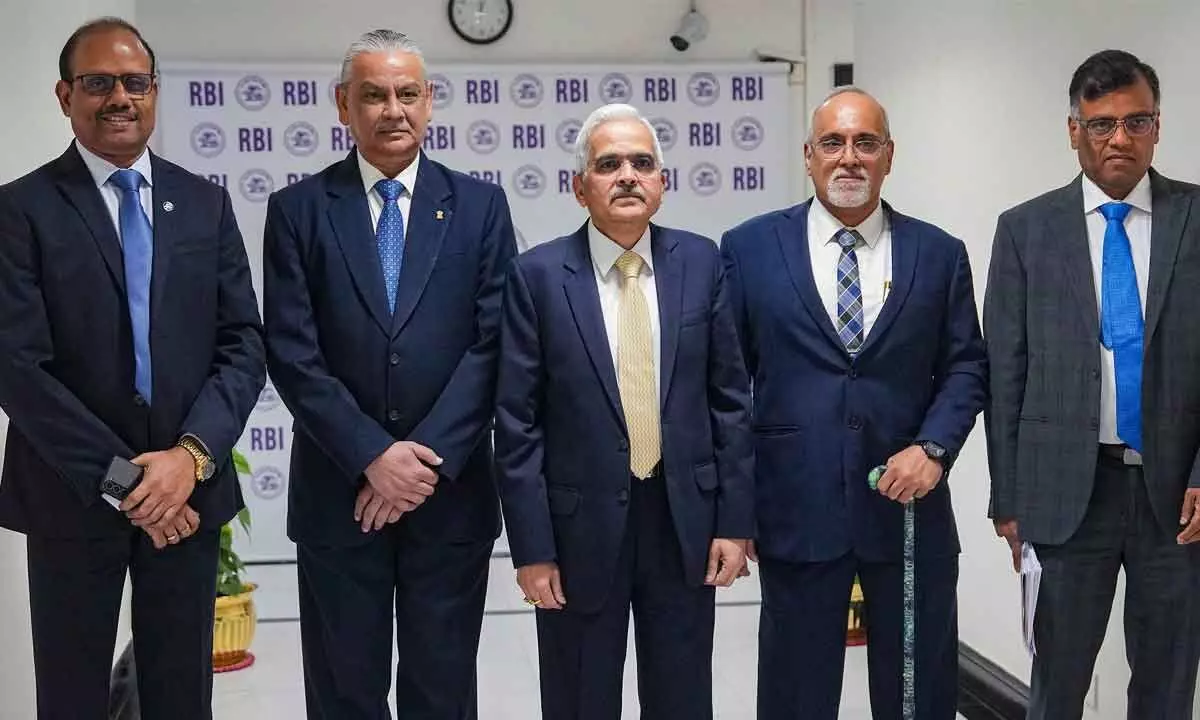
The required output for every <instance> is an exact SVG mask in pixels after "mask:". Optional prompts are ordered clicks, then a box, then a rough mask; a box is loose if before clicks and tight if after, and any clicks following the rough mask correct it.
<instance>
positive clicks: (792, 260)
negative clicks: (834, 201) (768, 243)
mask: <svg viewBox="0 0 1200 720" xmlns="http://www.w3.org/2000/svg"><path fill="white" fill-rule="evenodd" d="M812 202H813V201H812V200H809V201H808V202H806V203H804V204H803V205H800V206H798V207H797V208H794V209H793V210H792V211H791V212H790V213H789V215H788V216H787V217H788V218H789V220H790V222H780V223H779V224H777V225H776V226H775V234H776V241H777V242H778V243H779V251H780V253H782V254H783V262H784V265H786V266H787V271H788V275H790V276H791V279H792V285H794V286H795V288H796V293H797V294H799V295H800V299H801V300H802V301H803V304H804V307H805V308H806V309H807V310H808V314H809V315H810V316H812V319H813V322H814V323H816V324H817V327H819V328H821V331H822V332H824V333H825V337H826V338H827V339H828V340H829V342H830V343H832V344H833V345H834V346H835V347H836V348H838V349H839V350H840V351H841V352H842V354H845V352H846V346H845V345H844V344H843V343H842V340H841V338H839V337H838V334H837V330H835V329H834V327H833V322H832V321H830V319H829V313H827V312H826V311H825V304H824V303H822V302H821V294H820V293H818V292H817V283H816V280H814V279H813V271H812V253H810V252H809V251H808V210H809V208H810V207H811V205H812Z"/></svg>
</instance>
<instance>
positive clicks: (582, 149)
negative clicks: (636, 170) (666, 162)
mask: <svg viewBox="0 0 1200 720" xmlns="http://www.w3.org/2000/svg"><path fill="white" fill-rule="evenodd" d="M613 120H637V121H638V122H640V123H641V124H643V125H645V126H646V129H647V130H649V131H650V137H651V139H652V140H653V142H654V160H655V161H656V162H657V163H658V166H659V167H662V166H663V151H662V143H660V142H659V141H658V133H657V132H655V131H654V125H652V124H650V121H649V120H647V119H646V118H645V117H644V116H643V115H642V114H641V113H640V112H638V110H637V108H635V107H634V106H632V105H626V104H625V103H611V104H609V105H604V106H601V107H598V108H596V109H595V110H593V111H592V114H591V115H588V116H587V120H584V121H583V127H581V128H580V129H579V135H577V136H576V137H575V171H576V172H578V173H579V174H580V175H582V174H584V173H585V172H586V171H587V168H588V154H589V152H590V150H591V147H590V143H591V141H592V132H593V131H595V129H596V128H598V127H600V126H601V125H603V124H604V123H607V122H612V121H613Z"/></svg>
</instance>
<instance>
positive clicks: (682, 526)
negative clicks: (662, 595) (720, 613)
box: [496, 224, 754, 612]
mask: <svg viewBox="0 0 1200 720" xmlns="http://www.w3.org/2000/svg"><path fill="white" fill-rule="evenodd" d="M651 247H652V253H653V258H654V279H655V286H656V288H657V292H658V307H659V319H660V324H661V337H662V345H661V358H662V361H661V368H660V370H661V395H662V397H661V403H662V404H661V425H662V469H663V480H661V481H651V482H665V483H666V487H667V494H668V498H669V503H670V507H671V515H672V518H673V520H674V525H675V531H676V533H677V535H678V538H679V544H680V546H681V548H682V558H681V561H682V565H683V569H684V579H685V580H686V582H688V583H689V584H691V585H699V584H700V583H701V582H703V579H704V572H705V567H706V564H707V559H708V547H709V544H710V542H711V540H712V539H713V538H714V537H725V538H749V537H751V536H752V535H753V525H754V521H753V488H752V486H751V476H752V473H753V456H752V454H751V450H750V435H749V410H750V398H749V387H748V383H747V380H746V375H745V369H744V366H743V364H742V358H741V353H740V351H739V349H738V343H737V335H736V331H735V330H734V327H733V316H732V312H731V308H730V306H729V302H728V299H727V295H726V291H725V282H724V279H723V277H722V276H723V269H722V267H721V259H720V254H719V252H718V251H717V248H716V245H715V244H714V243H713V242H712V240H709V239H708V238H705V237H701V236H699V235H694V234H692V233H688V232H684V231H681V230H671V229H668V228H662V227H658V226H655V225H651ZM496 462H497V466H498V468H499V471H498V475H499V479H500V492H501V496H502V498H503V500H504V516H505V521H506V528H507V532H508V541H509V546H510V547H511V549H512V556H513V564H514V565H515V566H517V567H521V566H523V565H529V564H532V563H539V562H549V561H557V563H558V564H559V567H560V569H561V571H562V576H563V582H564V588H563V589H564V592H565V594H566V596H567V598H568V599H569V602H570V603H571V607H572V608H574V609H576V610H578V611H580V612H589V611H591V610H594V609H597V608H599V607H600V606H601V605H602V604H603V602H604V600H605V598H606V596H607V593H608V589H609V587H610V586H611V584H612V580H613V573H614V572H615V568H616V563H617V559H618V555H619V552H620V548H621V541H622V539H623V537H624V534H625V520H626V515H627V509H628V501H629V483H630V482H631V475H630V471H629V439H628V433H627V431H626V428H625V419H624V414H623V412H622V410H621V399H620V393H619V391H618V389H617V376H616V371H615V369H614V367H613V361H612V354H611V350H610V349H609V344H608V336H607V335H606V333H605V326H604V316H603V313H602V311H601V308H600V296H599V291H598V289H597V287H596V278H595V271H594V269H593V264H592V258H591V253H590V251H589V248H588V238H587V225H586V224H585V225H584V226H583V227H582V228H580V229H579V230H578V231H576V232H575V233H574V234H573V235H569V236H566V237H561V238H558V239H556V240H553V241H551V242H549V243H546V244H544V245H541V246H538V247H535V248H533V249H532V250H530V251H528V252H526V253H525V254H523V255H521V256H520V257H518V258H517V259H516V261H515V262H513V264H512V267H511V269H510V271H509V274H508V279H507V282H506V286H505V292H504V313H503V320H502V322H501V360H500V379H499V387H498V402H497V410H496Z"/></svg>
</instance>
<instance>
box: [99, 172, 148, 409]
mask: <svg viewBox="0 0 1200 720" xmlns="http://www.w3.org/2000/svg"><path fill="white" fill-rule="evenodd" d="M108 181H109V182H110V183H112V184H113V185H114V186H116V187H117V189H119V190H120V191H121V210H120V212H119V213H118V218H119V219H120V225H121V247H122V250H123V253H124V256H125V294H126V297H127V298H128V301H129V322H130V326H131V328H132V329H133V362H134V371H133V384H134V386H135V387H136V388H137V391H138V393H140V394H141V396H142V397H143V398H145V399H146V402H150V395H151V388H152V387H153V382H152V374H151V365H150V271H151V267H152V266H153V263H154V230H153V229H152V228H151V227H150V220H149V219H148V218H147V217H146V211H145V210H143V209H142V198H141V196H140V194H139V191H140V189H141V186H142V174H141V173H140V172H138V171H137V170H117V171H116V172H114V173H113V174H112V175H111V176H109V178H108Z"/></svg>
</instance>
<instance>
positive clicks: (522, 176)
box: [513, 165, 546, 199]
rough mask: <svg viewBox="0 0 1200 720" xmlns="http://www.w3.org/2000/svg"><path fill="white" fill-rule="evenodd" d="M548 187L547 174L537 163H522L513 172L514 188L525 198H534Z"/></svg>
mask: <svg viewBox="0 0 1200 720" xmlns="http://www.w3.org/2000/svg"><path fill="white" fill-rule="evenodd" d="M545 189H546V175H545V173H543V172H542V171H541V170H540V169H539V168H538V167H537V166H536V165H522V166H521V167H519V168H517V172H516V173H514V174H513V190H516V191H517V194H518V195H520V196H521V197H523V198H529V199H533V198H535V197H537V196H539V195H541V194H542V191H544V190H545Z"/></svg>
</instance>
